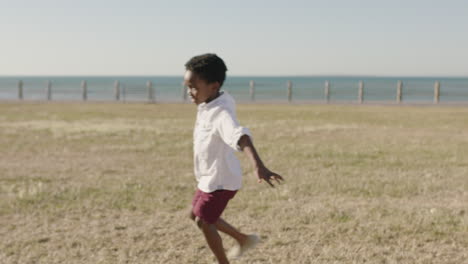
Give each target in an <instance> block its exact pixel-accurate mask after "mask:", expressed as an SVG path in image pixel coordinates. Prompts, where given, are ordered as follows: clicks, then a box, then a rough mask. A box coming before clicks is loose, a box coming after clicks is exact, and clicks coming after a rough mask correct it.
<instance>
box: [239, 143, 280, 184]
mask: <svg viewBox="0 0 468 264" xmlns="http://www.w3.org/2000/svg"><path fill="white" fill-rule="evenodd" d="M238 144H239V147H240V149H241V150H242V151H243V152H244V153H245V154H247V156H248V157H249V158H250V160H251V161H252V164H253V165H254V167H255V168H256V169H255V174H256V175H257V178H258V182H259V183H260V182H262V181H266V182H267V183H268V184H269V185H270V186H271V187H275V186H274V185H273V181H276V182H277V183H278V184H281V182H282V181H284V179H283V177H281V176H280V175H279V174H277V173H274V172H272V171H270V170H269V169H268V168H267V167H265V165H263V162H262V160H261V159H260V156H259V155H258V153H257V150H256V149H255V147H254V145H253V143H252V141H251V140H250V137H249V136H248V135H243V136H242V137H241V138H240V139H239V142H238Z"/></svg>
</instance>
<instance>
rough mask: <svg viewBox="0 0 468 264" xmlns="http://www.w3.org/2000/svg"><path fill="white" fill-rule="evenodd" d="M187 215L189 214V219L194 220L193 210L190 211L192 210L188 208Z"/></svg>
mask: <svg viewBox="0 0 468 264" xmlns="http://www.w3.org/2000/svg"><path fill="white" fill-rule="evenodd" d="M188 216H189V218H190V219H191V220H193V221H195V217H196V216H195V215H194V214H193V211H192V210H190V212H189V214H188Z"/></svg>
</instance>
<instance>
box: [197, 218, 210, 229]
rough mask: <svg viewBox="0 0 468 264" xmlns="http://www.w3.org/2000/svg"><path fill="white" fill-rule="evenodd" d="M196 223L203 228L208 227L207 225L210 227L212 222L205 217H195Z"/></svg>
mask: <svg viewBox="0 0 468 264" xmlns="http://www.w3.org/2000/svg"><path fill="white" fill-rule="evenodd" d="M195 223H196V224H197V226H198V227H199V228H200V229H203V228H206V227H209V226H210V224H209V223H207V222H206V221H205V220H203V219H200V218H199V217H195Z"/></svg>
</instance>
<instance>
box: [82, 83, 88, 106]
mask: <svg viewBox="0 0 468 264" xmlns="http://www.w3.org/2000/svg"><path fill="white" fill-rule="evenodd" d="M81 98H82V99H83V101H86V100H88V83H87V82H86V81H85V80H83V81H81Z"/></svg>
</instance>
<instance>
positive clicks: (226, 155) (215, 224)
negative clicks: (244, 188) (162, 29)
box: [184, 54, 283, 264]
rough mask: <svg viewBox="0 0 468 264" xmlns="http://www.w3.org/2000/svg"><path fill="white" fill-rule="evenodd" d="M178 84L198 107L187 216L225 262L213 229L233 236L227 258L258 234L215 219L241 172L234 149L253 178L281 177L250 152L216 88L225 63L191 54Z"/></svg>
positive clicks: (245, 134)
mask: <svg viewBox="0 0 468 264" xmlns="http://www.w3.org/2000/svg"><path fill="white" fill-rule="evenodd" d="M185 67H186V72H185V76H184V83H185V85H186V86H187V87H188V94H189V96H190V97H191V99H192V102H193V103H195V104H196V105H197V106H198V113H197V121H196V124H195V129H194V138H193V139H194V166H195V176H196V179H197V181H198V185H197V187H198V189H197V191H196V193H195V196H194V198H193V201H192V208H191V210H190V218H191V219H192V220H194V221H195V222H196V224H197V225H198V227H199V228H200V229H201V230H202V232H203V234H204V236H205V239H206V241H207V243H208V245H209V247H210V249H211V251H212V252H213V253H214V255H215V256H216V258H217V260H218V263H219V264H227V263H229V261H228V259H227V257H226V254H225V253H224V248H223V243H222V240H221V237H220V235H219V233H218V230H219V231H221V232H223V233H226V234H227V235H229V236H231V237H232V238H234V239H235V240H236V241H237V243H238V245H237V246H236V247H235V248H233V249H232V250H231V251H230V252H229V257H230V258H236V257H240V256H241V255H242V254H243V253H244V252H245V251H246V250H247V249H250V248H253V247H254V246H255V245H256V244H257V243H258V242H259V238H258V236H256V235H247V234H244V233H241V232H239V231H238V230H237V229H235V228H234V227H232V226H231V225H230V224H229V223H227V222H226V221H224V220H223V219H222V218H220V216H221V214H222V212H223V211H224V209H225V208H226V205H227V203H228V201H229V200H230V199H232V198H233V197H234V195H235V194H236V192H237V190H239V189H240V188H241V181H242V171H241V167H240V163H239V160H238V159H237V158H236V156H235V155H234V151H243V152H244V153H245V154H246V155H247V156H248V157H249V158H250V160H251V161H252V163H253V165H254V168H255V174H256V175H257V177H258V180H259V182H261V181H262V180H263V181H266V182H267V183H268V184H269V185H270V186H271V187H274V186H273V183H272V181H273V180H276V181H277V182H278V183H280V181H282V180H283V178H282V177H281V176H280V175H278V174H276V173H273V172H271V171H270V170H269V169H267V168H266V167H265V165H264V164H263V162H262V161H261V159H260V157H259V156H258V154H257V151H256V150H255V147H254V146H253V144H252V141H251V139H250V137H251V136H250V132H249V130H248V129H247V128H244V127H241V126H240V125H239V123H238V121H237V117H236V112H235V103H234V100H233V98H232V97H231V96H230V95H229V94H227V93H226V92H223V91H220V88H221V86H222V85H223V82H224V80H225V79H226V71H227V68H226V65H225V64H224V62H223V60H222V59H221V58H219V57H218V56H216V55H215V54H203V55H199V56H195V57H193V58H192V59H190V60H189V61H188V62H187V63H186V64H185Z"/></svg>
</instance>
